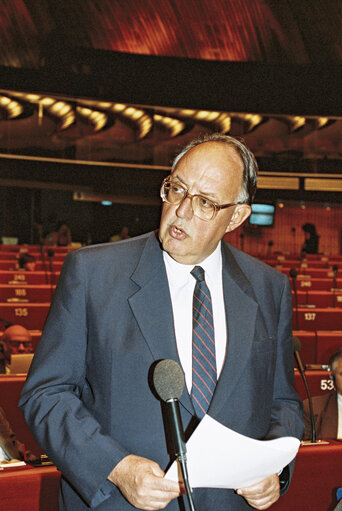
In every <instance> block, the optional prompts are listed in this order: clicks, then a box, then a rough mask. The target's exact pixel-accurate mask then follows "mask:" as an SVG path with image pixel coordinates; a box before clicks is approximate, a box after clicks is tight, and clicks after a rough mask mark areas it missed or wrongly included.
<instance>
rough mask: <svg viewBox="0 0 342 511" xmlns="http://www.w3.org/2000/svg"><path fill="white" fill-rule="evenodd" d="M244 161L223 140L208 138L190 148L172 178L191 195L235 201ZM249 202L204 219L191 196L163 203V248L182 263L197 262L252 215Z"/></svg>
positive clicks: (160, 234) (160, 231)
mask: <svg viewBox="0 0 342 511" xmlns="http://www.w3.org/2000/svg"><path fill="white" fill-rule="evenodd" d="M242 172H243V163H242V161H241V158H240V155H239V154H238V153H237V152H236V150H235V149H234V148H233V147H232V146H230V145H228V144H225V143H222V142H205V143H203V144H200V145H198V146H196V147H194V148H193V149H191V150H190V151H189V152H188V153H187V154H186V155H185V156H183V158H182V159H181V160H180V162H179V163H178V165H177V167H176V169H175V171H174V172H173V174H172V180H173V181H176V182H177V181H178V182H179V183H180V184H181V185H182V186H184V187H185V188H186V189H187V190H188V192H189V193H191V194H192V195H195V194H199V195H203V196H205V197H207V198H208V199H210V200H212V201H213V202H216V203H217V204H227V203H230V202H235V201H236V199H237V198H238V195H239V193H240V190H241V185H242ZM250 211H251V208H250V206H248V205H247V204H239V205H237V206H231V207H229V208H226V209H222V210H220V211H218V213H217V215H216V217H215V218H214V219H213V220H210V221H205V220H201V219H200V218H198V217H196V216H195V215H194V214H193V212H192V207H191V200H190V198H188V197H187V198H186V199H184V200H183V202H181V203H180V204H178V205H173V204H167V203H164V204H163V209H162V216H161V221H160V230H159V239H160V241H161V243H162V246H163V249H164V250H165V251H166V252H167V253H168V254H169V255H170V256H171V257H172V258H173V259H175V260H176V261H178V262H179V263H182V264H198V263H200V262H201V261H203V260H204V259H205V258H206V257H208V256H209V255H210V254H211V253H212V252H213V251H214V250H215V248H216V247H217V245H218V243H219V241H220V240H221V239H222V237H223V236H224V234H225V233H226V232H228V231H232V230H234V229H236V228H237V227H238V226H239V225H241V224H242V223H243V222H244V221H245V220H246V218H248V216H249V215H250Z"/></svg>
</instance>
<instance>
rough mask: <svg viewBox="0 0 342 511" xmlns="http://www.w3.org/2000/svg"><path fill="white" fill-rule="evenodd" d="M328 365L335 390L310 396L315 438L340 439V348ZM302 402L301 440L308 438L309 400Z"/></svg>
mask: <svg viewBox="0 0 342 511" xmlns="http://www.w3.org/2000/svg"><path fill="white" fill-rule="evenodd" d="M329 366H330V368H331V371H332V373H331V377H332V379H333V381H334V385H335V389H336V390H334V391H331V392H327V393H326V394H323V395H322V396H315V397H313V398H312V408H313V413H314V416H315V424H316V435H317V439H321V440H322V439H325V438H334V439H336V438H338V439H342V348H341V349H340V350H339V351H337V352H336V353H334V354H333V355H332V356H331V358H330V361H329ZM303 404H304V415H303V419H304V424H305V432H304V437H303V440H310V439H311V420H310V409H309V400H308V399H305V401H304V402H303Z"/></svg>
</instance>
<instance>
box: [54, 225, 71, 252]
mask: <svg viewBox="0 0 342 511" xmlns="http://www.w3.org/2000/svg"><path fill="white" fill-rule="evenodd" d="M56 232H57V247H67V246H69V245H71V230H70V227H69V226H68V225H67V224H66V223H65V222H59V223H58V224H57V227H56Z"/></svg>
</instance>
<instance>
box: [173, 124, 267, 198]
mask: <svg viewBox="0 0 342 511" xmlns="http://www.w3.org/2000/svg"><path fill="white" fill-rule="evenodd" d="M205 142H221V143H224V144H228V145H230V146H232V147H234V148H235V150H236V152H237V153H238V154H239V155H240V157H241V160H242V163H243V173H242V188H241V192H240V193H239V196H238V198H237V200H236V201H237V202H239V203H241V204H252V202H253V199H254V196H255V192H256V188H257V179H258V164H257V162H256V160H255V157H254V155H253V153H252V152H251V151H250V150H249V149H248V148H247V146H246V145H245V144H244V142H243V141H241V140H238V139H237V138H234V137H230V136H229V135H223V134H222V133H213V134H210V135H205V136H203V137H200V138H197V139H195V140H192V142H190V143H189V144H188V145H187V146H185V147H184V148H183V149H182V151H181V152H180V153H179V154H178V155H177V156H176V158H175V159H174V160H173V163H172V168H171V172H174V170H175V169H176V167H177V165H178V163H179V161H180V160H181V159H182V158H183V156H184V155H185V154H186V153H187V152H188V151H190V149H192V148H193V147H196V146H198V145H200V144H204V143H205Z"/></svg>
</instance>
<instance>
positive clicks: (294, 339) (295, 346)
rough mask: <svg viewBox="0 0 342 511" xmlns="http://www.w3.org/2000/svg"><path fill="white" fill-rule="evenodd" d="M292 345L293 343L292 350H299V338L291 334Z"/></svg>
mask: <svg viewBox="0 0 342 511" xmlns="http://www.w3.org/2000/svg"><path fill="white" fill-rule="evenodd" d="M292 345H293V351H300V349H301V347H302V345H301V343H300V340H299V339H298V337H295V336H293V337H292Z"/></svg>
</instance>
